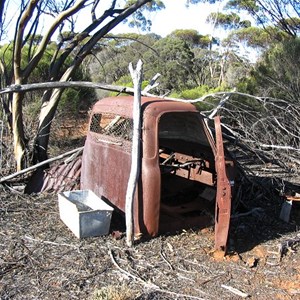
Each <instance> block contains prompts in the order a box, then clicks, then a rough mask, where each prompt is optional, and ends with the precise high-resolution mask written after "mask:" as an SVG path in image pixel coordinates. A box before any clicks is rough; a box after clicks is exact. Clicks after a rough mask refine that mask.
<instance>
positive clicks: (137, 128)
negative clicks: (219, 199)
mask: <svg viewBox="0 0 300 300" xmlns="http://www.w3.org/2000/svg"><path fill="white" fill-rule="evenodd" d="M142 67H143V63H142V61H141V60H139V61H138V63H137V66H136V70H134V69H133V66H132V64H130V65H129V70H130V74H131V77H132V81H133V84H134V100H133V114H132V115H133V137H132V151H131V169H130V174H129V179H128V185H127V191H126V203H125V217H126V242H127V245H128V246H130V247H131V246H132V244H133V236H134V234H133V232H134V224H133V201H134V195H135V190H136V183H137V180H138V177H139V174H140V163H141V162H140V140H141V86H142Z"/></svg>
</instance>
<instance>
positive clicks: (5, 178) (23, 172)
mask: <svg viewBox="0 0 300 300" xmlns="http://www.w3.org/2000/svg"><path fill="white" fill-rule="evenodd" d="M82 150H83V147H80V148H76V149H73V150H71V151H68V152H66V153H63V154H61V155H58V156H56V157H52V158H49V159H47V160H44V161H42V162H40V163H38V164H36V165H34V166H31V167H28V168H26V169H23V170H21V171H19V172H15V173H13V174H10V175H8V176H5V177H2V178H0V183H2V182H5V181H8V180H10V179H12V178H15V177H17V176H20V175H23V174H25V173H28V172H30V171H33V170H36V169H37V168H39V167H41V166H43V165H45V164H48V163H50V162H54V161H56V160H59V159H62V158H64V157H66V156H69V155H71V154H73V153H76V152H81V151H82Z"/></svg>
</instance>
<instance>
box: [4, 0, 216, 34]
mask: <svg viewBox="0 0 300 300" xmlns="http://www.w3.org/2000/svg"><path fill="white" fill-rule="evenodd" d="M0 1H1V0H0ZM163 2H164V4H165V6H166V8H165V9H163V10H161V11H159V12H152V13H149V16H148V17H149V18H150V19H151V21H152V29H151V32H153V33H156V34H158V35H160V36H162V37H165V36H166V35H168V34H170V33H171V32H172V31H174V30H176V29H195V30H197V31H198V33H199V34H203V35H206V34H211V35H213V36H219V32H217V30H216V29H214V28H213V26H212V25H211V24H208V23H207V22H206V18H207V16H208V15H209V14H210V13H211V12H217V11H221V10H222V3H221V4H220V3H217V4H208V3H204V4H203V3H202V4H196V5H190V7H189V8H187V7H186V5H185V3H186V0H163ZM110 3H111V0H103V1H101V7H104V8H107V7H108V6H109V4H110ZM11 5H12V6H11ZM19 5H20V0H10V10H9V11H8V15H7V20H8V19H11V18H12V19H15V18H16V17H17V16H18V12H19V10H18V7H19ZM49 21H50V20H49ZM50 22H51V21H50ZM89 22H90V15H89V9H88V10H86V12H81V15H80V16H79V17H78V19H77V26H76V27H77V28H78V29H79V28H81V29H82V28H84V27H85V26H87V25H88V24H89ZM11 25H12V26H11V28H10V29H11V34H8V39H11V38H12V36H13V30H14V25H13V24H11ZM43 26H44V27H46V26H47V20H46V21H45V22H44V25H43ZM75 29H76V28H75ZM125 32H135V33H145V32H140V31H139V30H138V29H136V28H129V27H128V26H127V25H125V24H119V25H118V26H117V27H116V28H115V29H114V30H113V31H112V33H125Z"/></svg>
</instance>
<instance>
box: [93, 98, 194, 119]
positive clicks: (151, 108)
mask: <svg viewBox="0 0 300 300" xmlns="http://www.w3.org/2000/svg"><path fill="white" fill-rule="evenodd" d="M133 99H134V97H133V96H118V97H108V98H104V99H102V100H99V101H98V102H97V103H95V105H94V107H93V112H107V113H112V112H113V113H115V114H119V115H122V116H127V117H130V118H132V112H133ZM141 104H142V110H143V112H144V114H151V115H153V116H158V115H160V114H161V113H163V112H167V111H190V112H199V111H198V110H197V108H196V107H195V106H194V105H193V104H191V103H185V102H179V101H173V100H166V99H161V98H154V97H142V98H141Z"/></svg>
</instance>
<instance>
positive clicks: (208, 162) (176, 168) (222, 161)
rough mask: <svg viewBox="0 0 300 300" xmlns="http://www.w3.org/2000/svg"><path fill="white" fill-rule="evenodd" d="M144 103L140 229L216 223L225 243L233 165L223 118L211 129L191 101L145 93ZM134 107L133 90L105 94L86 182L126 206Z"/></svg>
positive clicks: (151, 231)
mask: <svg viewBox="0 0 300 300" xmlns="http://www.w3.org/2000/svg"><path fill="white" fill-rule="evenodd" d="M141 109H142V129H141V130H142V138H141V141H140V143H141V157H140V160H141V170H140V178H139V180H138V184H137V189H136V195H135V199H134V230H135V234H143V235H146V236H150V237H151V236H152V237H153V236H156V235H158V234H160V233H163V232H171V231H175V230H178V229H182V228H190V227H193V228H195V227H196V228H203V227H204V226H208V225H212V224H213V223H215V246H216V248H217V249H222V250H225V249H226V243H227V237H228V230H229V222H230V208H231V190H232V189H231V186H232V184H233V180H234V178H233V173H234V172H233V169H234V165H233V163H232V161H231V160H228V159H227V158H226V157H225V155H224V148H223V141H222V134H221V127H220V120H219V118H216V120H215V129H214V130H213V131H214V133H212V132H211V130H210V128H209V127H208V126H207V124H206V121H205V118H204V117H203V116H202V115H201V114H200V113H199V111H198V110H197V109H196V107H195V106H194V105H192V104H190V103H183V102H178V101H171V100H162V99H159V98H147V97H142V102H141ZM132 113H133V97H132V96H121V97H110V98H104V99H102V100H100V101H98V102H97V103H96V104H95V105H94V107H93V109H92V112H91V116H90V121H89V129H88V132H87V138H86V142H85V146H84V151H83V157H82V167H81V189H89V190H92V191H93V192H95V193H96V194H97V195H99V196H101V197H102V198H103V199H105V200H106V201H108V202H109V203H110V204H112V205H113V206H114V208H115V209H117V210H118V211H120V212H123V213H124V210H125V197H126V189H127V183H128V178H129V173H130V168H131V146H132V135H133V116H132Z"/></svg>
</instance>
